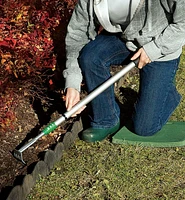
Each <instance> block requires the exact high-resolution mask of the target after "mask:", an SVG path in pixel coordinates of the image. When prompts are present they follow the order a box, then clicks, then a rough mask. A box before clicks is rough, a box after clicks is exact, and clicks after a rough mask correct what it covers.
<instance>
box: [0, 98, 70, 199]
mask: <svg viewBox="0 0 185 200" xmlns="http://www.w3.org/2000/svg"><path fill="white" fill-rule="evenodd" d="M61 102H62V100H61ZM34 104H35V102H34V103H31V102H30V100H29V99H28V98H26V97H23V96H22V97H21V98H20V99H19V104H18V105H17V107H16V110H15V115H16V122H15V123H14V124H13V126H14V127H15V128H14V130H9V131H7V132H6V133H1V134H0V140H1V148H0V163H1V167H0V196H1V197H4V196H6V195H7V194H8V193H9V192H10V190H11V189H12V187H13V186H14V185H17V184H18V183H19V181H21V180H22V178H21V177H23V176H24V175H25V174H27V170H28V167H29V166H30V165H31V164H33V163H35V162H37V161H38V160H40V159H41V158H42V154H43V152H44V151H46V150H47V149H49V148H52V145H54V144H56V143H57V142H58V141H59V140H60V138H61V135H62V134H65V132H66V131H67V130H68V129H69V127H70V125H71V124H72V121H73V120H74V119H71V120H68V121H67V122H64V124H62V125H61V126H60V127H58V128H57V129H56V130H55V131H53V132H52V133H51V134H50V135H47V136H44V137H42V138H41V139H39V141H37V142H36V143H35V144H33V145H32V146H31V147H30V148H28V149H27V150H25V151H24V152H23V159H24V161H26V163H27V165H24V164H23V163H22V162H20V161H18V160H17V159H15V158H14V157H13V155H12V151H13V150H14V149H15V148H16V149H19V148H20V147H21V146H23V145H24V144H25V143H26V142H28V141H29V140H30V139H31V138H33V137H35V136H36V135H38V134H39V130H42V129H43V127H44V126H45V125H43V122H45V124H46V123H47V122H49V123H50V121H55V120H56V119H57V118H58V117H59V116H60V114H59V112H58V111H54V112H53V113H52V114H50V116H49V117H46V116H48V115H47V114H48V112H45V113H41V112H40V113H39V114H38V109H37V110H35V109H36V105H34ZM36 104H38V102H37V103H36ZM39 106H40V105H37V108H40V107H39ZM51 107H52V106H51ZM41 117H42V120H40V119H41ZM43 119H44V120H43Z"/></svg>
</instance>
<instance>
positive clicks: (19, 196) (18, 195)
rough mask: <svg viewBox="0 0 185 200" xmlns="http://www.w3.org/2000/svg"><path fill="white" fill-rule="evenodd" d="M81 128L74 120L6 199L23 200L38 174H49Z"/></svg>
mask: <svg viewBox="0 0 185 200" xmlns="http://www.w3.org/2000/svg"><path fill="white" fill-rule="evenodd" d="M81 130H82V122H81V120H79V121H76V122H75V123H74V124H73V126H72V129H71V131H69V132H67V133H66V134H65V135H64V138H63V141H62V142H58V143H57V144H56V146H55V148H54V150H50V149H49V150H48V151H46V153H45V155H44V159H43V160H40V161H38V162H37V163H36V165H35V166H34V168H33V170H32V172H31V173H30V174H27V175H25V177H24V179H23V182H22V184H21V185H16V186H15V187H13V189H12V190H11V191H10V193H9V195H8V197H7V199H6V200H24V199H26V197H27V195H28V194H29V193H30V191H31V189H32V188H33V187H34V185H35V184H36V181H37V180H39V178H40V176H42V177H45V176H47V175H49V173H50V171H51V169H52V168H53V166H54V165H55V163H56V162H58V161H60V160H61V158H62V154H63V151H65V150H67V149H68V148H69V147H70V145H71V144H72V143H73V142H74V140H75V139H76V138H77V137H78V133H79V132H80V131H81Z"/></svg>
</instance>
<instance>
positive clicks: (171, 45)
mask: <svg viewBox="0 0 185 200" xmlns="http://www.w3.org/2000/svg"><path fill="white" fill-rule="evenodd" d="M161 2H162V4H163V6H164V8H165V9H166V13H167V14H168V13H169V14H171V15H172V16H173V19H172V22H170V24H169V26H167V27H166V29H165V30H164V31H163V32H162V33H161V34H160V35H159V36H157V37H156V38H155V39H154V40H153V41H151V42H149V43H147V44H145V45H144V46H143V48H144V49H145V51H146V53H147V54H148V56H149V57H150V59H151V60H152V61H155V60H156V59H159V58H161V57H163V56H165V55H169V54H173V53H174V52H175V51H179V49H182V46H183V45H184V44H185V0H166V1H161Z"/></svg>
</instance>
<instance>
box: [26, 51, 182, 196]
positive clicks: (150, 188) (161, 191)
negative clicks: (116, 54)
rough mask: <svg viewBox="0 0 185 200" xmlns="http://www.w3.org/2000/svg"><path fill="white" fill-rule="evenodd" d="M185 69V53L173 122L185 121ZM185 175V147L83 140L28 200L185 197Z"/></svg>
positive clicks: (68, 153)
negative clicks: (149, 146) (177, 103)
mask: <svg viewBox="0 0 185 200" xmlns="http://www.w3.org/2000/svg"><path fill="white" fill-rule="evenodd" d="M184 66H185V53H183V56H182V58H181V63H180V68H179V70H178V73H177V81H176V82H177V88H178V90H179V92H180V93H181V94H182V96H183V99H182V101H181V103H180V105H179V107H178V108H177V109H176V111H175V112H174V114H173V115H172V117H171V118H170V120H174V121H185V98H184V96H185V84H184V80H185V68H184ZM134 81H137V80H134ZM129 84H130V82H129ZM133 85H135V83H133ZM184 171H185V147H179V148H148V147H141V146H130V145H115V144H112V143H110V142H109V141H104V142H101V143H95V144H87V143H85V142H83V141H80V140H77V141H76V142H75V143H74V144H73V145H72V147H71V148H70V150H68V151H66V152H65V153H64V155H63V158H62V160H61V161H60V162H58V163H57V164H56V165H55V167H54V169H53V170H52V171H51V174H50V175H49V176H48V177H46V178H41V179H40V180H39V181H38V183H37V184H36V186H35V187H34V189H33V190H32V192H31V193H30V195H29V196H28V197H27V200H29V199H36V200H39V199H42V200H54V199H55V200H56V199H57V200H58V199H64V200H127V199H128V200H140V199H142V200H143V199H144V200H145V199H146V200H147V199H150V200H157V199H161V200H163V199H164V200H169V199H170V200H171V199H173V200H175V199H185V175H184Z"/></svg>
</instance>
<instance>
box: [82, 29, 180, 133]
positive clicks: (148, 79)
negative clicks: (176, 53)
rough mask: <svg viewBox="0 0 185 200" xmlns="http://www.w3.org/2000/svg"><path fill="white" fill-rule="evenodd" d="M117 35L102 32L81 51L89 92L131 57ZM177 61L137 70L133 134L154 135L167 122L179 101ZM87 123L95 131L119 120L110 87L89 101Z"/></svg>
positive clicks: (154, 64) (118, 111) (112, 124)
mask: <svg viewBox="0 0 185 200" xmlns="http://www.w3.org/2000/svg"><path fill="white" fill-rule="evenodd" d="M131 54H132V52H130V51H129V50H128V49H127V47H126V45H125V43H124V42H123V41H122V40H121V39H120V37H119V35H118V34H109V33H102V34H100V35H98V36H97V37H96V39H95V40H93V41H91V42H89V43H88V44H87V45H86V46H85V47H84V48H83V49H82V51H81V52H80V56H79V64H80V67H81V70H82V74H83V76H84V79H85V83H86V86H87V90H88V92H91V91H92V90H94V89H95V88H96V87H98V86H99V85H101V84H102V83H103V82H105V81H106V80H107V79H109V78H110V76H111V74H110V66H111V65H120V64H122V63H123V62H124V61H125V60H126V59H127V58H128V57H129V56H130V55H131ZM178 64H179V58H178V59H175V60H170V61H165V62H152V63H150V64H147V65H146V66H145V67H144V68H143V69H141V70H140V89H139V94H138V99H137V101H136V103H135V111H134V113H133V116H132V125H133V132H135V133H136V134H138V135H145V136H148V135H153V134H155V133H156V132H157V131H159V130H160V129H161V128H162V126H163V125H164V124H165V123H166V122H167V120H168V119H169V117H170V115H171V114H172V112H173V111H174V109H175V108H176V107H177V105H178V104H179V102H180V99H181V97H180V95H179V94H178V92H177V91H176V88H175V86H174V83H173V81H174V77H175V74H176V71H177V69H178ZM90 105H91V112H90V120H91V126H92V127H94V128H110V127H112V126H114V125H116V124H117V123H118V121H119V118H120V109H119V106H118V104H117V103H116V101H115V95H114V86H113V85H112V86H111V87H109V88H108V89H106V90H105V91H104V92H103V93H101V94H100V95H98V96H97V97H96V98H95V99H94V100H93V101H92V102H91V104H90Z"/></svg>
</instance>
